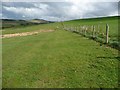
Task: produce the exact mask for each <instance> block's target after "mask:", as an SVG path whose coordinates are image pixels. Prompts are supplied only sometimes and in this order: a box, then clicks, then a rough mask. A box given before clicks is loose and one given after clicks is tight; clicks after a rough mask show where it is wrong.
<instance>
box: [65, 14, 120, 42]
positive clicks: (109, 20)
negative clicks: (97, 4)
mask: <svg viewBox="0 0 120 90" xmlns="http://www.w3.org/2000/svg"><path fill="white" fill-rule="evenodd" d="M118 18H119V17H117V16H116V17H104V18H96V19H95V18H93V19H83V20H72V21H68V22H64V25H65V26H68V27H69V26H79V25H81V26H82V25H88V26H92V25H95V29H96V31H97V30H98V25H99V29H100V32H103V33H105V32H106V29H105V28H106V24H108V25H109V28H110V29H109V37H110V39H112V40H117V41H118Z"/></svg>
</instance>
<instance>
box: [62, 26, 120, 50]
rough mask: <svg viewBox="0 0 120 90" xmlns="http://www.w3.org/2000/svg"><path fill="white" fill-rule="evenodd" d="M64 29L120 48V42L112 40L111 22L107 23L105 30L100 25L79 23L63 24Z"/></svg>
mask: <svg viewBox="0 0 120 90" xmlns="http://www.w3.org/2000/svg"><path fill="white" fill-rule="evenodd" d="M62 26H63V29H64V30H67V31H71V32H74V33H77V34H80V35H82V36H84V37H87V38H90V39H93V40H96V41H98V42H100V43H102V44H106V45H110V46H112V47H113V48H116V49H118V50H120V43H119V42H118V41H117V40H116V41H115V42H113V41H111V40H112V38H111V37H110V36H109V24H106V25H105V30H103V31H104V32H103V31H101V30H100V27H99V25H98V26H95V25H78V26H67V25H62Z"/></svg>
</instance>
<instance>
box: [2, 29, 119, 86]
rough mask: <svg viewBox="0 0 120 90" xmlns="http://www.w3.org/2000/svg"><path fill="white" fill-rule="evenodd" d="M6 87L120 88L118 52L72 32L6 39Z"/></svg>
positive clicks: (4, 61) (4, 65)
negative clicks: (119, 81)
mask: <svg viewBox="0 0 120 90" xmlns="http://www.w3.org/2000/svg"><path fill="white" fill-rule="evenodd" d="M2 56H3V87H4V88H5V87H15V88H16V87H23V88H24V87H28V88H30V87H33V88H35V87H36V88H38V87H40V88H43V87H44V88H45V87H47V88H55V87H57V88H61V87H64V88H68V87H69V88H70V87H76V88H77V87H80V88H85V87H86V88H90V87H98V88H99V87H101V88H102V87H104V88H105V87H110V88H112V87H117V85H118V59H117V56H118V51H117V50H115V49H112V48H110V47H106V46H100V44H99V43H97V42H95V41H93V40H89V39H87V38H85V37H82V36H80V35H78V34H75V33H71V32H68V31H63V30H58V31H55V32H47V33H39V34H37V35H31V36H26V37H14V38H5V39H3V54H2Z"/></svg>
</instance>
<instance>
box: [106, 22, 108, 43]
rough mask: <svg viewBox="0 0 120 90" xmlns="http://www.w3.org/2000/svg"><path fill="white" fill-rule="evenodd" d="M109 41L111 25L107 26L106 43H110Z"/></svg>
mask: <svg viewBox="0 0 120 90" xmlns="http://www.w3.org/2000/svg"><path fill="white" fill-rule="evenodd" d="M108 39H109V25H108V24H106V43H108V41H109V40H108Z"/></svg>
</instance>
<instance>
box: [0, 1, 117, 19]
mask: <svg viewBox="0 0 120 90" xmlns="http://www.w3.org/2000/svg"><path fill="white" fill-rule="evenodd" d="M80 5H82V4H81V3H80V4H77V5H76V4H74V3H72V2H39V3H29V2H14V3H13V2H11V3H10V2H9V3H6V2H4V3H3V4H2V9H3V10H2V14H3V16H5V17H7V18H14V19H32V18H39V19H41V18H42V19H45V20H53V21H54V20H61V19H67V20H70V19H79V18H86V17H87V18H88V17H89V18H90V17H98V16H109V15H110V14H114V13H115V12H117V11H118V3H117V2H96V3H90V5H89V6H91V7H92V8H93V9H92V10H91V9H89V7H88V9H87V10H86V9H84V8H86V7H87V6H84V5H82V7H80ZM44 6H45V7H44ZM4 7H7V8H10V7H15V8H16V10H18V11H19V9H20V8H23V11H20V13H16V12H15V11H14V10H7V9H6V8H4ZM72 7H74V8H75V10H74V9H72ZM26 8H27V9H28V8H29V9H30V8H31V9H34V11H35V12H32V11H31V15H27V13H28V12H29V13H28V14H30V10H29V11H28V12H25V11H24V10H25V9H26ZM81 8H82V9H81ZM23 12H24V13H23ZM23 16H25V17H23Z"/></svg>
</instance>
